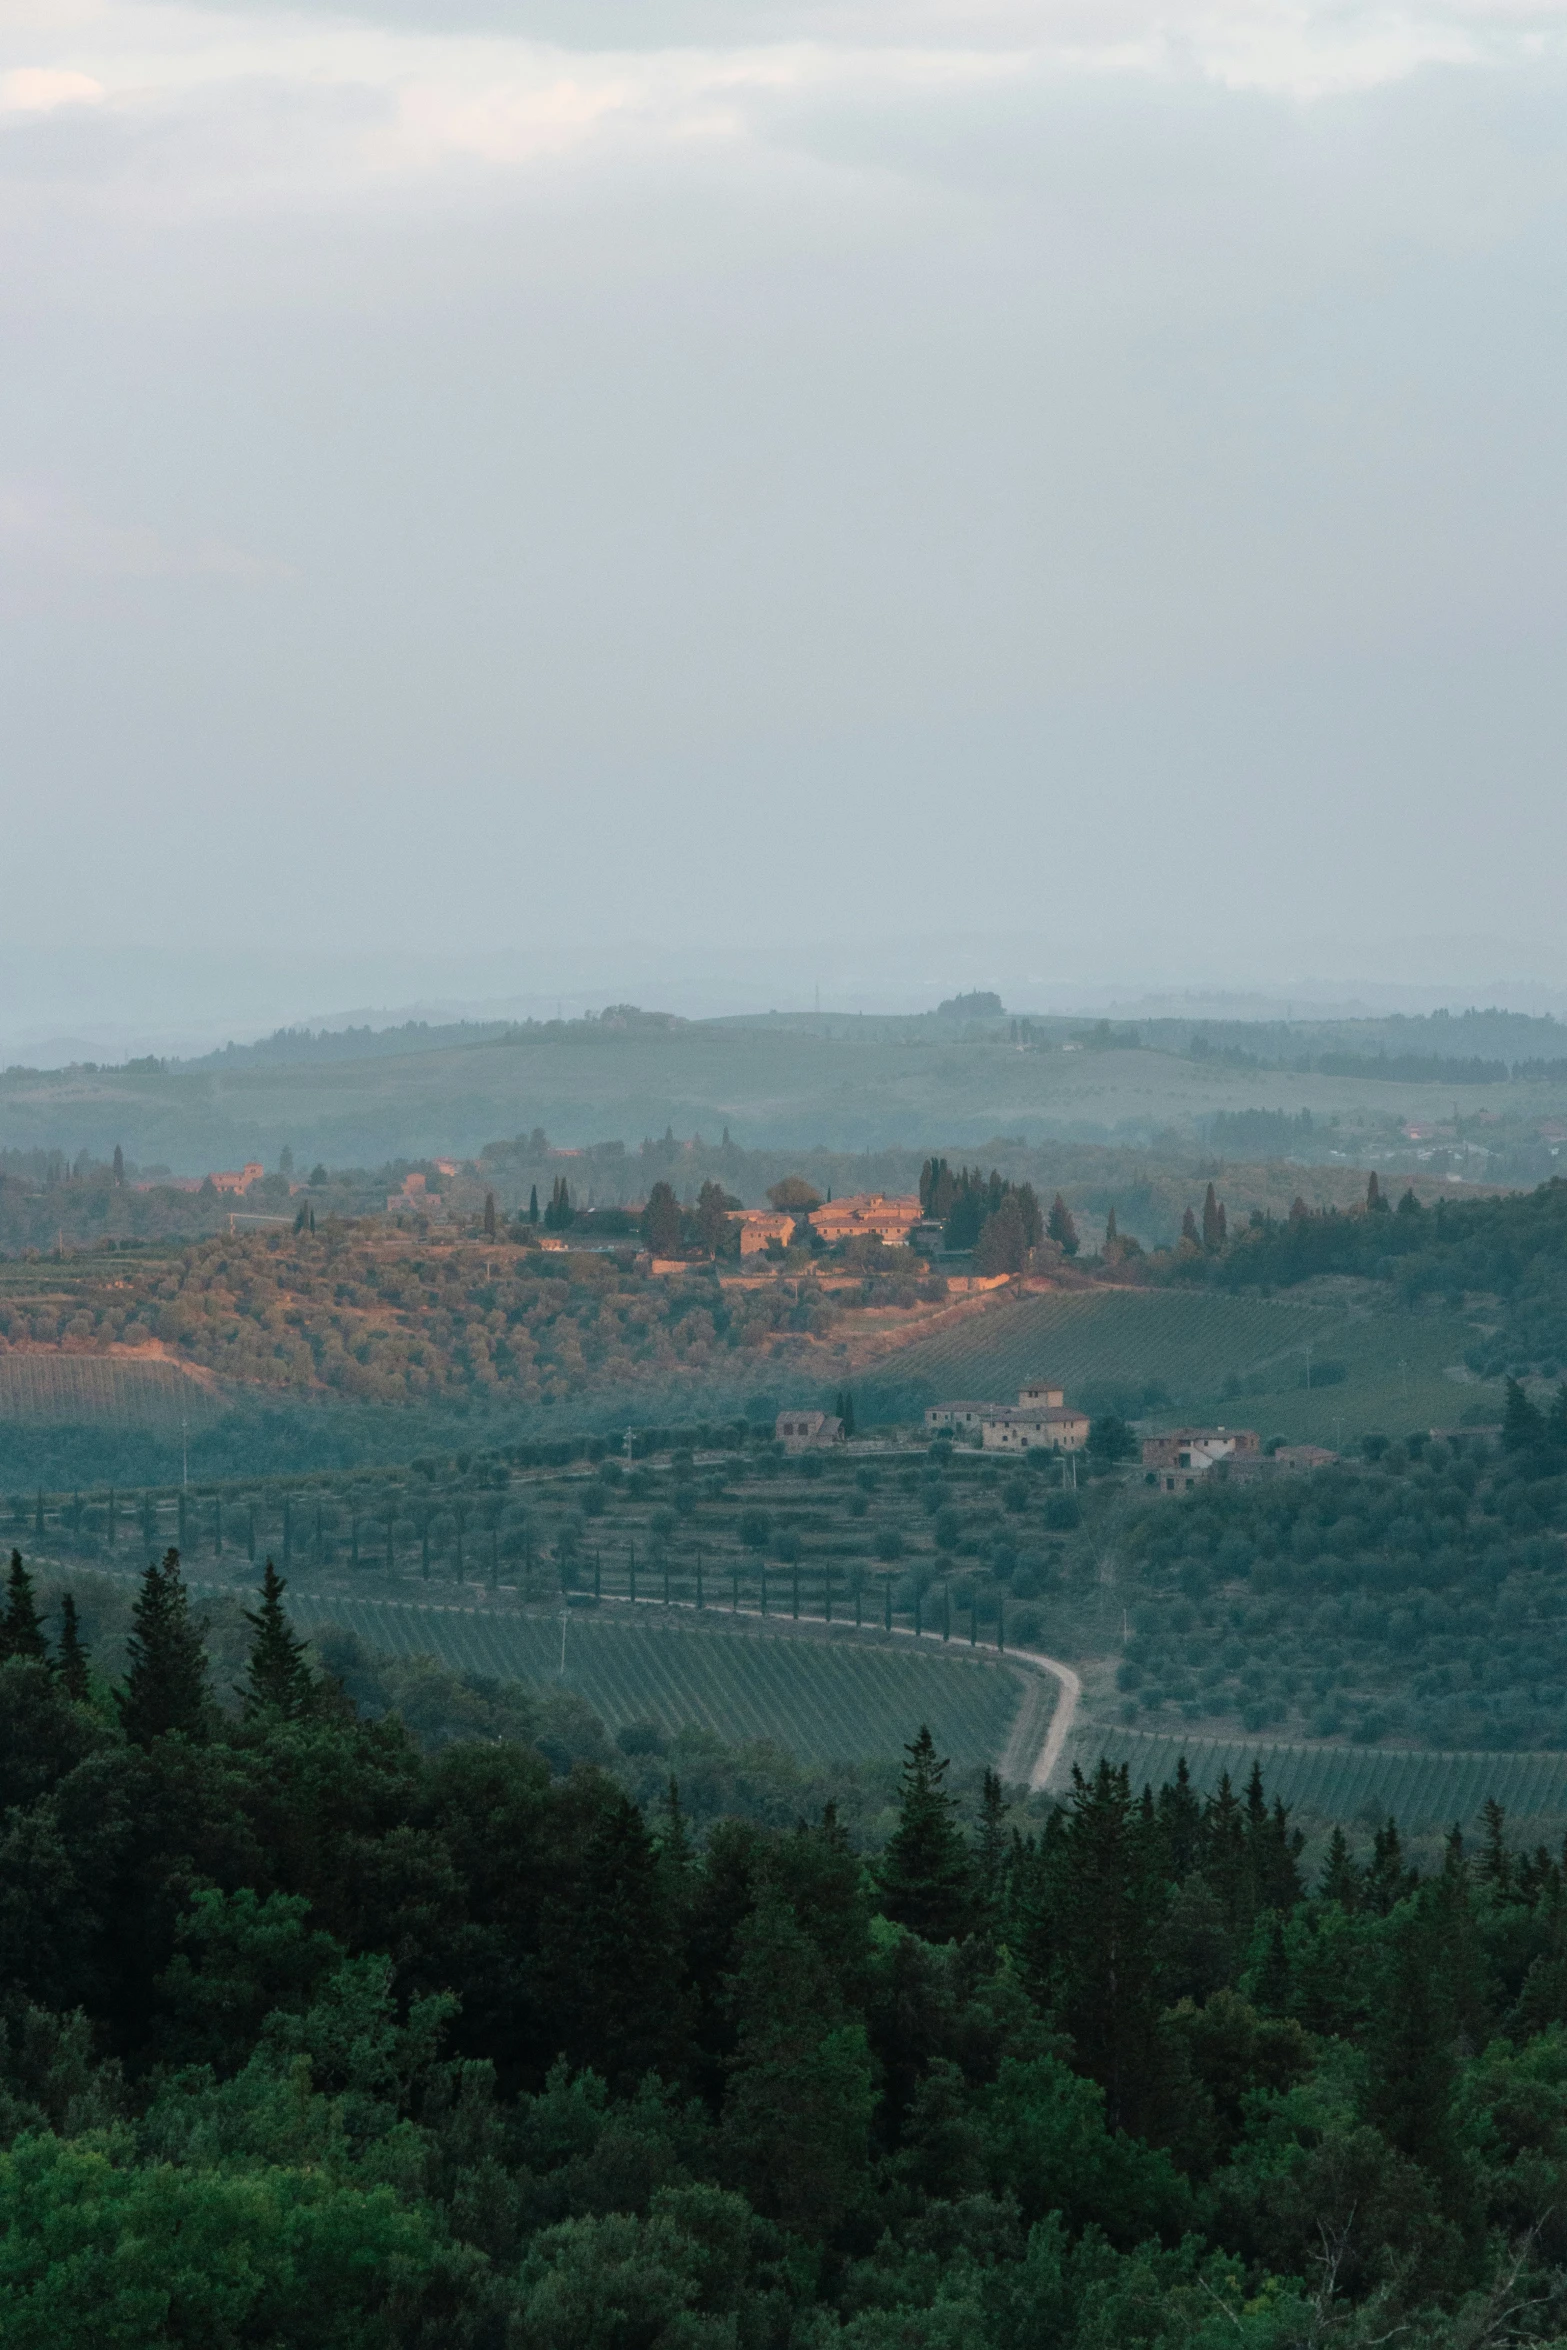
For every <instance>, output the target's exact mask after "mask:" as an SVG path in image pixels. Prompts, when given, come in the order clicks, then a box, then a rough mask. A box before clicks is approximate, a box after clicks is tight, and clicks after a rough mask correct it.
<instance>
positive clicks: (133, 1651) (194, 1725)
mask: <svg viewBox="0 0 1567 2350" xmlns="http://www.w3.org/2000/svg"><path fill="white" fill-rule="evenodd" d="M126 1654H127V1657H128V1659H129V1664H130V1670H129V1672H128V1673H127V1675H126V1680H125V1687H124V1689H123V1690H122V1691H121V1692H120V1698H119V1706H120V1719H121V1721H122V1722H123V1723H124V1725H125V1735H126V1737H127V1738H129V1739H130V1740H131V1742H132V1743H133V1744H134V1745H137V1746H150V1745H151V1744H152V1743H153V1740H154V1739H155V1738H162V1737H166V1736H167V1735H168V1734H169V1732H170V1731H173V1730H178V1731H181V1732H183V1734H184V1735H185V1736H186V1737H187V1738H199V1737H202V1736H203V1735H204V1734H205V1732H206V1729H207V1725H208V1719H209V1715H210V1709H211V1699H210V1692H209V1687H208V1678H207V1657H206V1651H205V1650H204V1649H203V1647H202V1644H201V1627H200V1626H199V1625H197V1624H194V1623H193V1622H192V1621H191V1614H190V1601H189V1595H188V1594H187V1592H186V1589H185V1580H184V1577H183V1576H182V1575H181V1573H180V1554H179V1552H178V1551H177V1550H166V1551H165V1552H164V1554H163V1557H162V1559H161V1560H156V1559H154V1560H150V1561H149V1562H148V1565H147V1570H146V1572H145V1574H144V1575H143V1576H142V1579H141V1589H140V1591H139V1592H138V1593H137V1596H136V1605H135V1607H134V1608H133V1610H132V1611H131V1635H130V1639H129V1640H128V1641H127V1643H126Z"/></svg>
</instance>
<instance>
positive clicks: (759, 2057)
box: [720, 1885, 876, 2237]
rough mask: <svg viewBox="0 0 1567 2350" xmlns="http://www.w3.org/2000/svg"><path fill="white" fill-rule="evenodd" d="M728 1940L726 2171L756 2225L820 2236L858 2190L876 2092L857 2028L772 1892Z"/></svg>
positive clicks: (817, 1956)
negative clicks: (762, 2220)
mask: <svg viewBox="0 0 1567 2350" xmlns="http://www.w3.org/2000/svg"><path fill="white" fill-rule="evenodd" d="M737 1939H738V1951H737V1957H738V1961H739V1963H738V1965H737V1967H736V1968H735V1971H734V1973H733V1975H732V1977H731V1979H730V1982H729V1985H728V1990H729V2000H728V2005H729V2010H730V2014H731V2016H732V2018H733V2025H734V2032H735V2052H734V2056H733V2058H732V2059H731V2062H730V2066H729V2077H728V2082H727V2085H726V2093H725V2098H724V2109H723V2120H722V2131H721V2140H720V2143H721V2147H722V2154H723V2161H724V2166H725V2169H726V2170H727V2172H728V2174H729V2176H730V2178H731V2179H732V2180H733V2182H734V2184H735V2185H736V2186H738V2187H741V2188H743V2190H744V2192H745V2193H746V2195H747V2196H748V2198H749V2199H750V2201H751V2203H752V2205H753V2206H754V2208H755V2209H756V2210H758V2211H760V2212H761V2213H762V2214H763V2215H764V2216H765V2217H766V2218H768V2219H772V2220H776V2221H777V2222H778V2223H779V2224H780V2225H781V2226H783V2227H785V2228H787V2229H789V2230H790V2232H791V2233H792V2234H795V2235H800V2236H805V2237H813V2236H817V2237H819V2236H823V2235H826V2234H828V2233H830V2232H831V2231H832V2230H833V2229H834V2228H837V2227H839V2226H841V2225H842V2224H843V2221H844V2218H845V2216H846V2213H848V2212H849V2211H851V2210H852V2209H853V2208H854V2206H855V2205H856V2204H857V2203H858V2202H860V2201H861V2199H862V2198H863V2196H864V2193H865V2189H866V2186H867V2183H868V2179H867V2172H868V2162H867V2158H868V2155H869V2151H870V2144H869V2141H870V2123H871V2117H872V2115H873V2113H874V2111H875V2106H876V2091H875V2073H874V2067H873V2064H872V2061H871V2055H870V2051H869V2048H868V2047H867V2045H866V2036H865V2027H864V2025H863V2024H862V2023H861V2022H860V2021H859V2020H858V2019H857V2018H853V2017H848V2016H846V2015H845V2014H844V2012H843V2009H842V2007H841V2005H840V2003H839V2001H838V1999H837V1997H836V1996H835V1987H834V1984H833V1981H832V1975H831V1971H830V1969H829V1967H828V1965H827V1963H826V1961H825V1960H824V1958H823V1955H822V1953H821V1951H820V1950H819V1948H818V1947H817V1945H816V1943H815V1941H814V1940H813V1938H812V1937H811V1935H810V1934H809V1933H807V1932H805V1931H803V1930H802V1927H801V1925H800V1923H799V1922H797V1920H796V1918H795V1917H794V1915H793V1914H792V1912H791V1910H790V1907H789V1904H788V1903H787V1901H786V1900H785V1899H784V1898H783V1897H782V1895H781V1894H780V1893H779V1891H778V1890H777V1889H776V1888H774V1887H772V1886H770V1885H769V1886H765V1887H764V1888H763V1889H762V1892H761V1897H760V1899H759V1900H758V1901H757V1903H756V1906H755V1907H754V1909H753V1910H752V1911H751V1913H750V1915H749V1917H748V1918H747V1919H746V1920H745V1922H744V1924H743V1925H742V1926H741V1929H740V1932H739V1935H738V1938H737Z"/></svg>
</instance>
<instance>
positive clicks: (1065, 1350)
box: [865, 1289, 1500, 1445]
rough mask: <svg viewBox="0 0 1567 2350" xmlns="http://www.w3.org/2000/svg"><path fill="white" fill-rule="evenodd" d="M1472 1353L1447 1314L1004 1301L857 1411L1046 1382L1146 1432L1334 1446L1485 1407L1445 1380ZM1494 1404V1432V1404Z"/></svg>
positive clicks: (1194, 1295)
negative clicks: (1157, 1429) (1200, 1431)
mask: <svg viewBox="0 0 1567 2350" xmlns="http://www.w3.org/2000/svg"><path fill="white" fill-rule="evenodd" d="M1472 1339H1473V1333H1472V1331H1471V1329H1470V1326H1469V1324H1468V1323H1467V1322H1465V1321H1464V1320H1463V1319H1462V1317H1461V1316H1459V1315H1457V1314H1407V1313H1403V1312H1400V1311H1399V1310H1397V1309H1395V1308H1384V1309H1382V1310H1380V1311H1374V1312H1367V1311H1362V1310H1355V1309H1354V1308H1350V1307H1346V1306H1342V1305H1337V1304H1323V1303H1319V1302H1316V1301H1312V1302H1310V1303H1295V1302H1293V1301H1285V1300H1280V1299H1271V1298H1256V1297H1230V1296H1225V1295H1220V1294H1217V1293H1215V1292H1214V1291H1212V1290H1206V1289H1205V1290H1201V1291H1189V1290H1180V1289H1146V1290H1131V1289H1114V1290H1099V1291H1093V1290H1085V1291H1069V1292H1065V1293H1060V1294H1053V1295H1046V1296H1031V1297H1023V1298H1017V1299H1013V1298H1007V1299H1006V1300H1004V1301H1003V1302H1000V1303H998V1304H996V1305H995V1306H992V1307H991V1308H990V1309H989V1310H988V1311H987V1312H985V1313H984V1314H981V1315H976V1316H975V1317H974V1318H973V1319H972V1320H971V1321H966V1322H961V1323H958V1324H957V1325H955V1326H954V1327H952V1328H950V1329H948V1330H944V1331H941V1332H939V1333H938V1334H937V1335H936V1336H934V1337H932V1338H928V1339H923V1340H920V1341H918V1342H917V1343H916V1344H914V1345H912V1346H910V1347H907V1348H905V1349H904V1350H903V1351H902V1352H901V1353H899V1354H898V1355H896V1356H895V1357H893V1358H891V1359H890V1360H889V1361H887V1362H886V1363H885V1364H884V1365H882V1366H880V1367H879V1368H878V1370H877V1372H876V1373H875V1375H874V1377H873V1378H872V1379H870V1380H868V1381H867V1382H866V1383H865V1395H866V1407H865V1408H866V1412H867V1416H868V1414H869V1412H870V1410H871V1409H872V1408H875V1409H876V1410H887V1411H889V1412H890V1411H896V1410H903V1411H909V1410H913V1409H916V1408H920V1407H923V1406H924V1405H925V1404H927V1403H934V1402H937V1401H939V1400H940V1399H941V1398H942V1397H943V1396H974V1397H978V1398H981V1399H986V1398H995V1399H1000V1400H1005V1399H1007V1398H1008V1397H1010V1396H1011V1395H1012V1394H1013V1393H1014V1392H1015V1390H1016V1389H1017V1388H1018V1387H1020V1386H1021V1385H1022V1383H1023V1381H1024V1380H1025V1379H1030V1378H1040V1377H1044V1376H1046V1375H1049V1376H1051V1377H1053V1378H1055V1379H1058V1380H1059V1381H1060V1382H1061V1384H1062V1385H1063V1386H1064V1387H1065V1388H1066V1390H1067V1392H1068V1395H1069V1396H1071V1395H1077V1394H1081V1393H1082V1392H1083V1391H1084V1390H1085V1389H1091V1388H1094V1387H1100V1388H1105V1387H1109V1388H1115V1389H1120V1390H1124V1408H1129V1409H1134V1410H1145V1411H1147V1412H1148V1416H1149V1417H1150V1418H1158V1417H1163V1418H1165V1419H1168V1418H1170V1417H1171V1416H1172V1415H1186V1414H1192V1415H1194V1414H1197V1413H1201V1414H1202V1415H1204V1416H1205V1417H1206V1416H1212V1417H1213V1418H1216V1419H1218V1420H1221V1421H1224V1422H1227V1423H1232V1424H1236V1425H1241V1426H1252V1425H1256V1426H1258V1427H1259V1428H1260V1430H1261V1433H1262V1434H1264V1435H1284V1436H1288V1437H1291V1438H1293V1439H1295V1440H1296V1441H1305V1440H1311V1441H1315V1442H1318V1443H1325V1444H1329V1445H1333V1444H1335V1442H1336V1439H1337V1438H1338V1436H1339V1435H1340V1434H1343V1435H1344V1436H1346V1437H1347V1436H1349V1435H1351V1434H1353V1433H1355V1432H1357V1431H1359V1430H1361V1429H1364V1428H1371V1427H1377V1428H1384V1429H1397V1430H1401V1429H1407V1428H1420V1427H1444V1426H1448V1425H1451V1424H1452V1423H1453V1422H1455V1421H1456V1420H1457V1419H1458V1417H1459V1415H1460V1413H1461V1412H1462V1411H1463V1410H1464V1409H1465V1407H1470V1408H1473V1407H1476V1406H1483V1407H1488V1406H1489V1404H1490V1403H1491V1401H1492V1400H1493V1390H1491V1389H1490V1388H1482V1387H1479V1386H1475V1385H1466V1384H1460V1383H1459V1382H1457V1381H1455V1380H1453V1379H1450V1378H1448V1377H1447V1376H1446V1371H1447V1367H1448V1366H1449V1365H1450V1364H1458V1363H1461V1362H1462V1360H1463V1353H1464V1349H1465V1347H1466V1346H1468V1345H1469V1344H1471V1343H1472ZM1308 1348H1309V1350H1310V1359H1311V1363H1312V1365H1313V1376H1314V1378H1317V1375H1318V1374H1319V1373H1320V1372H1321V1371H1322V1369H1323V1367H1324V1366H1329V1367H1330V1368H1337V1369H1340V1370H1341V1371H1342V1373H1343V1376H1342V1378H1341V1379H1335V1380H1333V1382H1332V1384H1323V1383H1321V1381H1320V1379H1319V1380H1318V1383H1317V1384H1314V1385H1313V1386H1312V1387H1311V1388H1309V1389H1308V1388H1307V1386H1306V1384H1305V1379H1306V1369H1307V1350H1308ZM1227 1383H1228V1392H1227ZM1155 1386H1156V1387H1158V1388H1159V1389H1162V1390H1163V1393H1164V1395H1165V1396H1166V1397H1167V1398H1168V1403H1167V1404H1160V1405H1158V1406H1157V1407H1149V1406H1148V1405H1146V1404H1144V1403H1143V1402H1142V1398H1143V1395H1144V1391H1145V1390H1146V1389H1148V1388H1150V1387H1155ZM1237 1386H1238V1390H1239V1392H1236V1388H1237ZM1494 1400H1495V1402H1496V1416H1497V1417H1498V1418H1499V1417H1500V1397H1499V1394H1496V1395H1495V1398H1494ZM1264 1423H1265V1425H1264Z"/></svg>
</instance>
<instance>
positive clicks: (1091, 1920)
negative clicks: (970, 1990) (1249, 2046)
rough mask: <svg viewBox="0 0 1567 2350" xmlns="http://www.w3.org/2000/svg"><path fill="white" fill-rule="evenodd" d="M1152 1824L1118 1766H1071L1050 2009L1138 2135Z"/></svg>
mask: <svg viewBox="0 0 1567 2350" xmlns="http://www.w3.org/2000/svg"><path fill="white" fill-rule="evenodd" d="M1232 1800H1233V1799H1232ZM1236 1809H1237V1811H1238V1809H1239V1807H1238V1806H1237V1807H1236ZM1156 1820H1157V1813H1155V1814H1154V1816H1153V1818H1152V1819H1150V1818H1148V1817H1147V1816H1145V1815H1144V1813H1143V1811H1142V1807H1141V1806H1140V1805H1139V1804H1138V1803H1137V1802H1136V1801H1135V1800H1134V1799H1133V1796H1132V1792H1131V1785H1130V1776H1129V1773H1128V1771H1127V1767H1126V1765H1125V1764H1124V1763H1122V1764H1120V1765H1119V1767H1117V1766H1114V1765H1112V1764H1110V1763H1108V1762H1105V1761H1101V1762H1100V1764H1099V1766H1098V1768H1097V1770H1096V1771H1095V1773H1094V1775H1093V1777H1092V1778H1091V1779H1085V1778H1084V1777H1083V1775H1082V1773H1081V1772H1080V1771H1079V1770H1077V1769H1076V1768H1074V1770H1073V1773H1072V1794H1071V1797H1070V1799H1069V1802H1068V1806H1067V1812H1066V1819H1065V1826H1064V1831H1063V1834H1062V1837H1061V1845H1060V1877H1059V1891H1058V1896H1057V1902H1058V1912H1059V1919H1058V1924H1057V1928H1056V1933H1057V1936H1058V1943H1057V1953H1056V1975H1057V1981H1056V1986H1055V2006H1056V2011H1057V2013H1058V2015H1059V2016H1060V2019H1061V2021H1062V2022H1063V2023H1064V2024H1065V2026H1066V2028H1067V2030H1068V2031H1069V2032H1070V2033H1071V2035H1072V2039H1073V2041H1074V2042H1075V2044H1076V2049H1077V2058H1078V2062H1079V2063H1080V2064H1081V2067H1082V2069H1083V2070H1084V2071H1085V2072H1087V2073H1089V2074H1091V2075H1092V2077H1093V2078H1094V2079H1095V2080H1096V2081H1098V2082H1099V2083H1100V2085H1101V2087H1102V2088H1103V2089H1104V2092H1105V2117H1106V2119H1107V2121H1108V2122H1109V2124H1110V2126H1111V2128H1112V2129H1118V2130H1119V2129H1130V2130H1135V2129H1136V2128H1137V2127H1138V2124H1139V2121H1140V2119H1141V2115H1142V2111H1143V2109H1144V2107H1145V2105H1146V2104H1147V2103H1148V2102H1150V2101H1151V2100H1153V2099H1154V2098H1155V2097H1156V2096H1157V2083H1158V2075H1159V2055H1158V2009H1159V2001H1158V1998H1157V1983H1156V1972H1155V1967H1154V1938H1155V1935H1156V1933H1157V1931H1158V1926H1159V1922H1160V1917H1161V1913H1162V1910H1163V1888H1162V1884H1161V1881H1160V1876H1159V1869H1158V1859H1159V1854H1158V1831H1157V1825H1156Z"/></svg>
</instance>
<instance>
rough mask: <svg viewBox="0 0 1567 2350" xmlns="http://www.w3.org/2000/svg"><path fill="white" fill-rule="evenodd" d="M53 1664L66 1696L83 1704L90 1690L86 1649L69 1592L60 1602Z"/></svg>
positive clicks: (74, 1603) (78, 1703)
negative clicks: (57, 1641) (56, 1644)
mask: <svg viewBox="0 0 1567 2350" xmlns="http://www.w3.org/2000/svg"><path fill="white" fill-rule="evenodd" d="M55 1664H56V1669H57V1670H58V1672H59V1675H60V1686H61V1688H62V1689H63V1690H64V1691H65V1694H66V1696H67V1697H69V1698H72V1699H73V1700H74V1701H75V1703H76V1704H77V1705H82V1704H85V1702H86V1700H87V1698H88V1696H89V1694H90V1692H91V1683H90V1681H89V1678H88V1672H87V1651H86V1649H85V1648H84V1647H83V1645H82V1633H81V1626H80V1625H79V1623H78V1622H77V1620H76V1602H75V1600H74V1599H73V1598H72V1597H71V1595H70V1593H69V1592H67V1593H66V1595H65V1597H64V1598H63V1599H62V1600H61V1602H60V1642H59V1648H58V1652H57V1654H56V1658H55Z"/></svg>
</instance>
